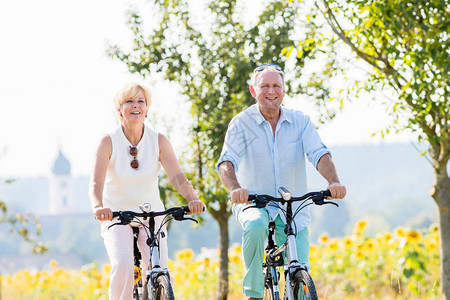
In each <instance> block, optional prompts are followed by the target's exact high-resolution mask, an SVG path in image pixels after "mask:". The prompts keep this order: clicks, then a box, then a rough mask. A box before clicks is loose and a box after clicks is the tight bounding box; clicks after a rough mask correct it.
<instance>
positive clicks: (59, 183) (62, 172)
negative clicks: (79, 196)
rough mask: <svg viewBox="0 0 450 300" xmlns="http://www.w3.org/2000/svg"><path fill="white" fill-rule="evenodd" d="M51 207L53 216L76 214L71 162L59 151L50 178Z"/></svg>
mask: <svg viewBox="0 0 450 300" xmlns="http://www.w3.org/2000/svg"><path fill="white" fill-rule="evenodd" d="M49 183H50V187H49V188H50V205H49V212H50V214H52V215H57V214H58V215H59V214H64V213H74V209H75V205H74V204H75V203H74V197H73V194H74V193H73V180H72V176H71V174H70V162H69V160H68V159H67V158H66V157H65V156H64V155H63V153H62V151H61V149H59V154H58V157H57V158H56V160H55V162H54V164H53V168H52V175H51V176H50V181H49Z"/></svg>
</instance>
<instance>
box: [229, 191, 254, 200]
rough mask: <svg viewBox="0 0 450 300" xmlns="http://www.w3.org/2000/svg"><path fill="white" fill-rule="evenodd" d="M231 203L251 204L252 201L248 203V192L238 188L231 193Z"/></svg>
mask: <svg viewBox="0 0 450 300" xmlns="http://www.w3.org/2000/svg"><path fill="white" fill-rule="evenodd" d="M231 202H233V203H236V204H250V203H252V201H248V190H247V189H242V188H237V189H234V190H232V191H231Z"/></svg>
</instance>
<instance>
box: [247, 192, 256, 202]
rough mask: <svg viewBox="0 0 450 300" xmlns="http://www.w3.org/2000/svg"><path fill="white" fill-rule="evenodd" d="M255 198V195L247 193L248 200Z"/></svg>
mask: <svg viewBox="0 0 450 300" xmlns="http://www.w3.org/2000/svg"><path fill="white" fill-rule="evenodd" d="M255 199H256V195H253V194H250V195H248V201H252V200H255Z"/></svg>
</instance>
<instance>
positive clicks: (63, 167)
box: [52, 149, 70, 175]
mask: <svg viewBox="0 0 450 300" xmlns="http://www.w3.org/2000/svg"><path fill="white" fill-rule="evenodd" d="M52 172H53V174H54V175H70V162H69V160H68V159H67V158H66V157H65V156H64V154H63V153H62V151H61V149H59V154H58V157H57V158H56V160H55V162H54V163H53V168H52Z"/></svg>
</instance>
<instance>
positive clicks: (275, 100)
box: [250, 71, 285, 115]
mask: <svg viewBox="0 0 450 300" xmlns="http://www.w3.org/2000/svg"><path fill="white" fill-rule="evenodd" d="M250 92H251V93H252V96H253V98H255V99H256V101H257V102H258V107H259V110H260V111H261V113H262V114H263V115H265V114H275V113H279V112H280V106H281V102H283V98H284V94H285V89H284V85H283V81H282V79H281V75H280V74H278V73H277V72H270V71H267V72H263V73H261V74H260V75H259V76H258V77H257V78H256V83H255V86H250Z"/></svg>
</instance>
